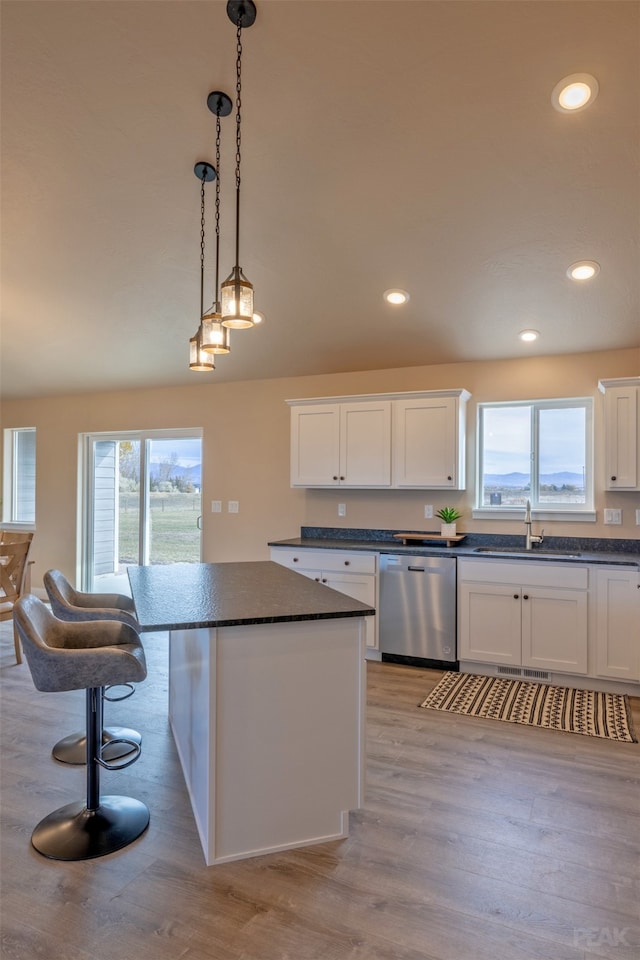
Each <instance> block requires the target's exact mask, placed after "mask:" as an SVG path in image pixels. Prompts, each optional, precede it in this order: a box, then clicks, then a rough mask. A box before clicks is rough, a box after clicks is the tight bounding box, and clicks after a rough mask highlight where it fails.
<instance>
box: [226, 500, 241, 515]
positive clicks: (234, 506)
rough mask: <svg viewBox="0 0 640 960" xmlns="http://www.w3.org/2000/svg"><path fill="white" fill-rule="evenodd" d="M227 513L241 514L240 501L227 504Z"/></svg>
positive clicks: (230, 501) (231, 501)
mask: <svg viewBox="0 0 640 960" xmlns="http://www.w3.org/2000/svg"><path fill="white" fill-rule="evenodd" d="M227 511H228V512H229V513H239V512H240V504H239V503H238V501H237V500H229V502H228V503H227Z"/></svg>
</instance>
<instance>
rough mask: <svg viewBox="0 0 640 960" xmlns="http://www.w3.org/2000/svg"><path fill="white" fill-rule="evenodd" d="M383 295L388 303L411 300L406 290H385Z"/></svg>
mask: <svg viewBox="0 0 640 960" xmlns="http://www.w3.org/2000/svg"><path fill="white" fill-rule="evenodd" d="M382 296H383V297H384V299H385V300H386V301H387V303H394V304H396V305H397V304H400V303H408V301H409V294H408V293H407V291H406V290H398V289H394V290H385V292H384V293H383V294H382Z"/></svg>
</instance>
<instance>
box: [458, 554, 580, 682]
mask: <svg viewBox="0 0 640 960" xmlns="http://www.w3.org/2000/svg"><path fill="white" fill-rule="evenodd" d="M587 609H588V569H587V568H586V567H579V566H577V565H576V566H570V565H564V564H562V565H561V564H557V563H553V564H551V563H544V562H541V561H535V562H533V563H527V562H526V561H525V562H517V561H515V562H512V561H508V560H506V561H505V560H487V559H482V560H465V559H460V560H458V657H459V659H460V660H471V661H476V662H479V663H490V664H498V665H501V664H504V665H508V666H512V667H526V668H530V669H533V670H543V671H550V672H557V673H575V674H586V673H587V650H588V646H587Z"/></svg>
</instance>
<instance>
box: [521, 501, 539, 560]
mask: <svg viewBox="0 0 640 960" xmlns="http://www.w3.org/2000/svg"><path fill="white" fill-rule="evenodd" d="M524 525H525V527H526V528H527V536H526V541H525V549H526V550H531V549H532V547H533V545H534V543H542V542H543V540H544V529H542V530H541V531H540V534H539V536H536V535H535V534H533V533H531V501H530V500H527V509H526V511H525V515H524Z"/></svg>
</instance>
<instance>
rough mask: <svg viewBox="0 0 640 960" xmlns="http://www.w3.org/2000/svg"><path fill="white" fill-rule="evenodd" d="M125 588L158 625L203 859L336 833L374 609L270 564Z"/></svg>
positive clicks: (175, 570) (191, 569) (358, 727)
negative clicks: (164, 635)
mask: <svg viewBox="0 0 640 960" xmlns="http://www.w3.org/2000/svg"><path fill="white" fill-rule="evenodd" d="M129 580H130V583H131V589H132V593H133V598H134V601H135V604H136V612H137V616H138V620H139V623H140V629H141V631H143V632H144V631H153V630H168V631H170V642H169V721H170V724H171V729H172V732H173V736H174V739H175V742H176V746H177V749H178V754H179V757H180V762H181V764H182V769H183V772H184V776H185V781H186V784H187V789H188V791H189V796H190V799H191V805H192V808H193V813H194V816H195V820H196V824H197V827H198V832H199V835H200V841H201V843H202V848H203V851H204V855H205V860H206V862H207V864H215V863H223V862H225V861H228V860H237V859H241V858H243V857H252V856H257V855H259V854H265V853H271V852H274V851H277V850H286V849H289V848H292V847H300V846H306V845H309V844H312V843H321V842H324V841H327V840H335V839H339V838H341V837H345V836H347V835H348V832H349V810H352V809H355V808H357V807H359V806H360V805H361V802H362V796H363V785H364V711H365V702H366V697H365V667H364V646H365V641H364V634H365V631H364V624H365V621H364V617H365V616H368V615H372V614H373V613H374V612H375V611H374V610H373V609H372V608H371V607H368V606H367V605H366V604H364V603H361V602H360V601H358V600H353V599H352V598H350V597H347V596H346V595H344V594H341V593H338V592H337V591H334V590H330V589H328V588H327V587H325V586H321V585H319V584H317V583H315V581H313V580H309V579H307V578H306V577H304V576H301V575H300V574H298V573H295V572H294V571H291V570H287V569H285V568H283V567H281V566H280V565H278V564H276V563H273V562H271V561H259V562H247V563H213V564H205V563H201V564H170V565H167V566H150V567H131V568H129Z"/></svg>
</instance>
